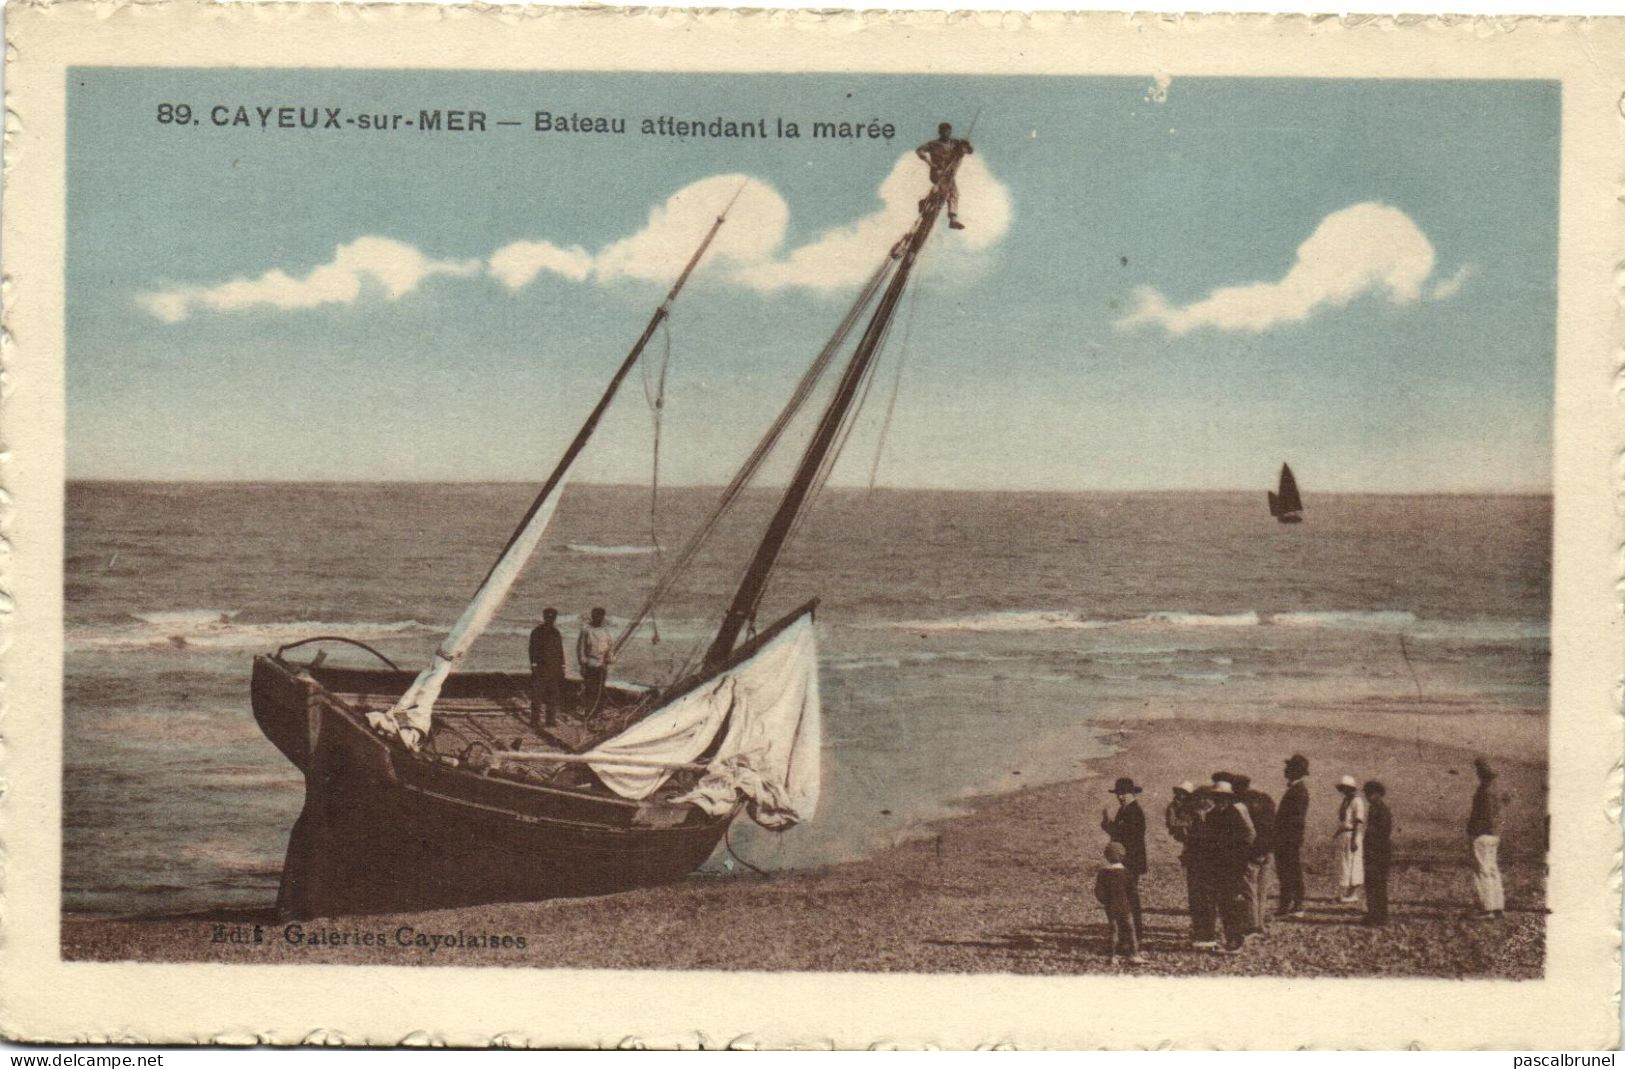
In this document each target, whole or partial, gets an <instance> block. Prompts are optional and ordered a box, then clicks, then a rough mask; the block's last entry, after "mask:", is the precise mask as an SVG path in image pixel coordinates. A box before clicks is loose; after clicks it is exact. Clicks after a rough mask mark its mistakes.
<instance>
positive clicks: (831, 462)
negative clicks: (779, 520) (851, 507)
mask: <svg viewBox="0 0 1625 1069" xmlns="http://www.w3.org/2000/svg"><path fill="white" fill-rule="evenodd" d="M894 322H895V320H887V321H886V323H885V325H884V326H883V327H882V328H881V331H880V339H879V342H878V344H877V345H876V346H875V349H876V352H877V354H882V353H884V351H885V348H886V345H887V343H888V342H889V340H890V338H891V332H892V326H893V324H894ZM879 366H880V360H879V359H878V358H877V359H875V360H872V361H870V363H869V366H868V367H866V368H865V369H864V371H863V382H862V383H861V385H860V386H859V388H858V396H857V399H856V401H855V402H854V403H853V404H852V405H851V406H850V407H849V408H848V409H847V410H846V412H845V414H844V415H843V416H842V417H841V425H840V428H839V429H838V430H837V431H836V434H835V443H834V447H833V448H832V449H830V450H829V451H828V452H827V453H825V454H824V458H823V460H821V461H820V462H819V464H818V471H817V473H816V474H815V475H814V476H813V482H812V488H811V489H810V490H809V491H808V494H807V503H806V505H805V506H804V507H803V508H802V509H801V511H800V512H799V513H798V514H797V515H796V518H795V520H794V521H793V522H792V523H791V524H790V530H789V532H788V533H787V534H786V535H785V538H784V542H785V544H786V545H789V544H790V543H791V542H794V541H795V540H796V536H797V535H798V534H800V533H801V527H802V525H803V524H805V523H806V522H807V517H809V516H811V515H812V514H813V511H814V510H815V509H816V508H817V505H818V499H819V498H820V497H821V496H823V493H824V487H825V486H827V485H828V483H829V478H830V475H831V474H833V473H834V471H835V464H836V462H837V461H838V460H840V457H841V454H842V453H843V452H844V451H845V450H846V443H847V441H848V440H849V439H850V438H851V437H852V432H853V430H855V429H856V428H857V425H858V414H859V413H860V412H862V411H863V406H864V405H865V404H866V403H867V402H868V400H869V391H870V390H871V389H873V388H874V384H875V371H876V369H877V368H878V367H879ZM774 574H775V575H776V574H777V573H776V572H775V573H774ZM772 584H773V576H769V577H768V580H767V582H765V583H763V584H762V588H761V590H760V591H758V592H757V595H756V599H755V601H753V602H752V603H751V606H750V612H749V614H748V616H747V620H748V621H749V625H750V628H751V632H752V633H753V634H754V632H755V628H756V610H757V609H758V608H760V607H761V604H762V601H763V599H764V598H765V597H766V595H767V590H768V588H769V587H770V586H772Z"/></svg>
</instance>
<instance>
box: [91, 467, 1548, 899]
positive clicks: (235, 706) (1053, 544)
mask: <svg viewBox="0 0 1625 1069" xmlns="http://www.w3.org/2000/svg"><path fill="white" fill-rule="evenodd" d="M531 492H532V491H531V489H530V488H529V487H526V486H520V485H515V484H423V483H412V484H379V483H366V484H340V483H321V484H316V483H266V484H243V483H233V484H203V483H131V482H126V483H111V482H74V483H70V485H69V487H68V494H67V518H66V522H67V531H66V534H67V559H66V578H65V583H66V605H67V610H66V611H67V619H66V631H65V639H66V659H65V677H66V678H65V685H66V690H65V694H66V698H65V703H64V716H65V717H66V725H65V737H64V747H65V750H64V758H65V773H64V780H63V813H64V842H63V848H64V849H63V861H62V869H63V871H62V887H63V908H64V910H65V911H67V912H71V913H75V914H80V915H101V916H124V915H136V914H143V915H146V914H165V913H184V912H193V911H208V910H216V909H236V908H254V907H264V906H268V905H270V904H272V903H273V902H274V901H275V898H276V890H277V882H278V876H279V872H280V869H281V864H282V857H283V852H284V850H285V848H286V845H287V836H288V832H289V830H290V829H291V828H292V826H293V822H294V819H295V818H296V816H297V815H298V813H299V808H300V805H301V802H302V799H303V781H302V777H301V776H300V774H299V773H298V772H297V771H296V770H294V769H293V768H292V767H291V766H290V765H289V764H288V763H287V762H286V761H285V760H284V759H283V758H282V756H281V755H280V754H279V753H278V752H277V751H276V749H275V748H273V747H272V745H271V744H270V743H269V742H268V741H266V740H265V738H264V737H263V736H262V735H261V734H260V732H259V730H258V729H257V727H256V726H255V723H254V719H253V716H252V714H251V712H250V708H249V673H250V666H251V661H252V658H253V657H254V655H255V654H258V653H265V652H270V651H272V650H275V649H276V648H277V647H279V646H281V645H282V644H284V643H290V642H294V641H297V640H299V639H303V638H307V637H311V636H316V635H346V636H350V637H353V638H356V639H360V640H362V641H364V642H367V643H369V644H371V645H372V646H374V647H376V648H377V649H378V650H379V651H381V652H383V653H384V654H386V655H387V656H389V657H391V658H393V659H395V660H396V661H398V662H399V663H401V664H402V665H403V666H411V667H417V666H419V665H421V664H424V663H426V660H427V658H428V657H429V655H430V653H431V652H432V651H433V649H434V647H435V645H436V643H437V642H438V640H439V639H440V637H441V636H442V635H443V634H444V632H445V630H446V629H447V628H448V627H449V625H450V624H451V623H452V621H453V620H454V619H455V618H456V616H457V615H458V614H459V613H460V611H461V610H462V608H463V606H464V604H465V603H466V601H467V599H468V598H469V596H470V595H471V594H472V592H473V590H474V588H475V586H476V585H477V584H478V582H479V580H480V579H481V577H482V576H483V575H484V574H485V571H486V569H487V568H488V567H489V566H490V564H491V562H492V560H493V559H494V557H495V555H496V553H497V551H498V550H499V549H500V548H501V547H502V545H503V544H504V542H505V541H506V539H507V536H508V535H509V533H510V531H511V529H512V527H513V525H514V524H515V523H516V521H517V520H518V519H519V517H520V516H522V515H523V513H524V510H525V508H526V507H527V505H528V503H529V498H530V494H531ZM718 493H719V491H717V490H715V489H707V488H678V489H662V490H661V491H660V493H659V495H658V497H657V498H656V497H653V496H652V495H651V492H650V490H649V489H648V488H646V487H644V488H639V487H614V486H577V487H572V488H570V489H569V490H568V491H567V492H566V495H565V497H564V499H563V502H562V504H561V505H560V508H559V511H558V513H557V516H556V517H555V519H554V522H553V525H552V527H551V528H550V530H549V532H548V537H547V541H546V543H545V545H544V546H543V548H542V549H541V550H540V551H539V552H538V553H537V555H536V557H535V559H534V560H533V562H532V564H531V566H530V568H529V570H528V571H527V573H526V575H525V576H524V578H523V579H522V580H521V582H520V583H519V585H518V586H517V587H516V588H515V590H514V592H513V595H512V597H511V598H510V599H509V601H508V602H507V603H506V605H505V607H504V609H503V611H502V613H501V614H500V615H499V617H498V619H497V621H496V623H495V625H494V626H493V627H492V628H491V629H490V630H489V631H488V632H487V634H486V635H485V637H484V638H483V640H482V641H481V642H480V643H479V644H478V645H477V646H476V647H475V650H474V653H473V655H472V658H471V665H470V666H471V667H475V668H492V669H508V670H513V671H524V670H525V668H526V647H525V640H526V635H527V633H528V631H529V629H530V627H531V626H532V625H533V624H534V622H535V620H536V619H537V618H538V617H539V615H540V613H541V610H542V609H543V607H545V606H555V607H557V608H558V609H559V611H560V619H561V623H562V624H563V625H564V627H565V630H566V634H567V637H568V635H569V634H570V633H571V632H572V631H573V629H574V628H575V627H576V626H578V621H579V620H580V619H582V618H583V617H584V616H585V614H586V613H587V611H588V610H590V609H591V608H592V607H593V606H600V605H601V606H603V607H605V608H606V609H607V610H608V613H609V616H610V622H611V624H612V625H613V624H616V623H618V622H621V621H624V620H626V619H627V618H628V617H629V616H630V615H631V614H632V613H634V612H635V611H636V610H637V608H638V607H639V606H640V605H641V604H642V603H643V601H644V599H645V596H646V595H647V593H648V591H649V590H650V588H651V586H652V585H653V583H654V580H655V577H656V576H657V575H658V574H659V573H660V571H661V568H662V565H663V563H664V562H665V560H666V559H667V557H668V555H669V554H671V553H672V552H674V550H675V549H676V548H677V547H678V546H680V544H681V543H682V541H683V539H684V538H685V537H686V535H687V534H688V532H690V531H692V530H693V529H694V528H695V527H696V526H697V525H698V524H699V523H700V522H701V521H702V519H703V518H704V517H705V516H706V515H707V514H708V513H709V511H710V510H711V509H712V508H713V507H714V506H715V504H716V502H717V496H718ZM773 502H774V497H773V495H772V494H771V493H768V492H753V493H751V494H747V495H746V496H745V497H744V498H742V499H741V500H740V501H739V502H738V503H737V504H736V506H735V508H734V510H733V512H732V513H730V514H729V517H728V519H727V521H726V522H725V523H724V524H723V525H722V527H721V529H720V530H719V533H718V534H717V535H716V537H715V538H714V539H713V540H712V541H711V542H710V543H709V544H708V545H707V547H706V549H705V550H704V551H703V552H702V553H701V554H700V555H699V556H698V557H697V558H696V560H695V562H694V564H693V566H692V567H691V568H690V569H689V570H688V572H687V573H686V576H685V578H684V580H683V581H682V582H680V583H679V584H678V586H677V587H676V589H675V590H674V591H673V593H672V595H671V597H670V599H669V600H668V602H667V603H666V604H664V605H662V606H661V607H660V608H659V609H658V610H657V612H656V613H655V615H654V618H653V620H652V623H651V624H649V625H645V627H644V628H643V629H642V630H640V632H639V633H638V635H637V637H636V638H635V639H634V640H633V642H632V643H631V644H630V645H629V647H628V651H627V655H626V657H625V658H624V660H623V661H622V663H620V664H619V665H618V666H617V676H618V677H619V678H623V679H627V680H631V681H638V682H648V683H661V682H665V681H669V680H671V679H674V678H676V676H677V675H678V674H679V673H680V672H681V670H682V668H683V666H684V665H686V664H689V663H692V661H693V659H694V658H695V657H696V656H697V655H698V653H699V652H700V651H701V650H703V648H704V645H705V644H706V643H707V642H708V640H709V638H710V635H711V632H712V631H713V630H714V628H715V626H716V625H717V623H718V622H719V621H720V618H721V613H722V610H723V608H724V607H725V606H726V604H727V602H728V600H729V598H730V597H731V595H732V592H733V589H734V586H735V584H736V583H737V582H738V579H739V576H740V573H741V570H742V568H743V566H744V563H745V561H746V560H747V559H748V558H749V556H750V553H751V550H752V549H753V547H754V545H755V542H756V540H757V538H758V537H759V535H760V533H761V530H762V528H763V526H764V525H765V523H766V520H767V517H768V515H769V514H770V511H771V508H772V505H773ZM1308 504H1309V510H1308V513H1307V522H1305V523H1303V524H1301V525H1296V526H1285V525H1280V524H1277V523H1276V522H1275V521H1274V520H1272V519H1271V518H1270V516H1269V514H1268V512H1267V509H1266V506H1265V501H1264V495H1263V493H1262V492H1259V493H1256V494H1255V493H1245V494H1243V493H970V492H947V491H925V490H886V489H880V490H873V491H870V490H857V489H852V490H847V489H829V490H827V491H825V492H824V493H823V495H822V497H821V498H820V499H819V501H818V502H817V505H816V508H815V509H814V510H813V512H812V513H811V515H810V517H809V519H808V520H807V522H806V523H805V525H804V526H803V527H802V528H801V530H800V531H799V532H798V533H797V536H796V540H795V541H794V542H793V543H792V544H791V545H790V547H789V548H788V549H787V551H786V552H785V555H784V557H783V559H782V562H781V565H780V567H779V569H778V570H777V572H776V573H775V577H774V580H773V583H772V586H771V587H770V589H769V591H768V595H767V598H766V600H765V602H764V604H763V607H762V611H761V615H760V617H759V620H758V623H759V624H760V626H762V627H766V626H767V625H768V624H769V623H771V622H772V620H773V619H775V618H776V617H777V616H778V615H779V614H781V613H783V612H787V611H789V610H790V609H792V608H794V607H795V606H797V605H799V604H801V603H802V602H804V601H806V600H808V599H811V598H815V597H816V598H819V599H821V601H820V606H819V609H818V616H817V619H818V628H819V642H820V654H821V675H820V685H821V691H822V696H823V711H824V721H825V743H824V753H823V770H824V771H823V792H822V799H821V802H820V808H819V812H818V813H817V815H816V817H815V818H814V819H813V820H811V821H809V822H808V823H806V824H804V825H801V826H799V827H796V828H794V829H791V830H790V831H787V832H783V833H771V832H766V831H763V830H760V829H756V828H754V827H753V826H748V822H746V821H741V824H742V825H747V826H742V827H739V828H737V830H736V832H735V834H734V835H733V836H732V842H731V849H732V852H731V853H730V852H728V851H726V850H724V851H719V853H718V855H716V856H715V857H713V858H712V860H711V861H710V862H709V863H708V864H707V869H706V872H707V873H708V874H710V875H714V876H717V877H726V876H728V875H729V874H730V873H733V872H736V871H740V872H742V871H743V866H745V865H746V864H748V865H749V866H754V867H756V868H761V869H764V870H769V871H772V870H788V869H798V868H807V867H813V866H818V865H824V864H829V863H832V862H839V861H844V860H850V859H854V858H860V857H863V856H865V855H866V854H869V853H871V852H873V851H875V850H878V849H881V848H883V847H885V846H887V845H889V844H892V843H895V842H898V841H901V840H903V839H907V838H909V837H914V836H921V835H929V834H931V833H932V831H931V829H932V828H933V826H934V825H935V824H936V823H937V822H939V821H941V820H943V819H946V818H950V817H952V816H953V815H954V814H955V813H958V812H962V811H963V809H964V807H965V806H966V805H967V803H968V802H970V801H971V800H973V799H975V798H977V797H980V796H986V795H990V794H998V793H1001V792H1008V791H1013V790H1019V789H1022V788H1027V787H1034V786H1039V785H1042V784H1045V783H1052V782H1057V781H1061V780H1065V779H1071V778H1076V777H1077V776H1079V775H1080V774H1082V773H1083V772H1084V771H1085V768H1086V763H1087V762H1089V761H1090V760H1091V759H1097V758H1100V757H1102V756H1103V755H1106V754H1108V753H1109V752H1110V751H1111V747H1112V745H1113V742H1114V739H1115V738H1116V735H1115V730H1116V727H1117V725H1118V723H1119V722H1121V721H1122V720H1123V719H1125V718H1132V717H1134V716H1136V715H1143V714H1144V713H1145V712H1146V711H1147V710H1149V709H1153V708H1154V709H1155V710H1156V711H1158V712H1161V713H1170V714H1177V713H1178V712H1179V711H1180V710H1181V709H1187V710H1189V709H1196V708H1199V707H1203V706H1214V705H1236V706H1247V707H1248V708H1249V710H1250V712H1251V714H1252V715H1257V716H1260V717H1264V718H1267V717H1269V716H1270V715H1272V714H1271V711H1272V710H1286V709H1299V710H1301V709H1302V708H1305V707H1313V706H1320V705H1324V706H1326V707H1328V708H1330V707H1339V708H1348V707H1350V706H1351V705H1355V706H1358V705H1359V704H1360V703H1372V707H1374V708H1375V707H1382V708H1390V707H1397V708H1405V707H1406V706H1405V703H1407V702H1411V701H1413V700H1415V701H1422V700H1428V701H1442V702H1447V703H1451V702H1453V703H1457V704H1460V703H1464V702H1465V703H1473V704H1474V705H1477V706H1482V707H1485V708H1491V709H1494V708H1500V707H1504V708H1506V709H1508V710H1521V711H1529V710H1537V711H1539V710H1544V708H1545V705H1546V700H1547V699H1546V695H1547V662H1548V650H1549V629H1548V624H1549V618H1550V612H1549V604H1550V596H1551V592H1550V574H1551V566H1550V561H1551V512H1552V509H1551V499H1550V498H1549V497H1548V496H1540V495H1529V496H1457V495H1450V496H1445V495H1440V496H1419V495H1405V496H1399V495H1394V496H1378V495H1335V494H1325V495H1315V496H1313V497H1312V498H1311V499H1310V501H1309V503H1308ZM330 656H331V658H333V660H332V662H331V663H340V660H339V659H340V658H343V659H344V661H343V663H356V664H364V663H367V656H366V655H365V654H363V653H360V652H359V651H346V650H345V649H344V648H343V647H337V646H335V647H333V648H332V652H331V654H330ZM1418 708H1420V706H1418ZM1419 715H1420V714H1419ZM1274 761H1275V756H1274V755H1271V757H1270V762H1271V764H1272V766H1273V764H1274ZM1195 772H1197V773H1199V772H1200V770H1195Z"/></svg>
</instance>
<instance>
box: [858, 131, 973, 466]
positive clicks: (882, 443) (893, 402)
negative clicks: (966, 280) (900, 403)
mask: <svg viewBox="0 0 1625 1069" xmlns="http://www.w3.org/2000/svg"><path fill="white" fill-rule="evenodd" d="M972 125H974V123H973V124H972ZM921 279H922V280H921V282H919V283H916V284H915V286H914V288H913V289H912V290H910V291H909V294H908V315H907V316H905V317H904V322H903V341H902V343H901V344H900V345H898V347H897V369H896V371H895V373H894V374H893V376H892V383H891V398H890V399H889V400H888V401H887V402H886V416H885V418H884V419H882V420H881V421H880V434H879V435H877V436H876V437H875V458H874V461H873V463H871V464H870V465H869V492H870V493H874V490H875V481H876V479H877V478H878V477H879V475H880V459H881V457H882V456H883V455H884V454H885V451H886V436H887V435H888V434H889V433H891V420H892V413H894V412H896V411H897V395H898V394H899V393H901V392H902V390H903V367H904V365H906V364H907V363H908V343H909V339H910V338H911V337H913V335H914V313H915V311H916V310H918V308H919V306H920V290H921V288H922V287H923V286H924V281H923V279H924V276H923V274H922V276H921Z"/></svg>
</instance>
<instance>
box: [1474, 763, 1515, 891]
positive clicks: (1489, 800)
mask: <svg viewBox="0 0 1625 1069" xmlns="http://www.w3.org/2000/svg"><path fill="white" fill-rule="evenodd" d="M1473 770H1474V771H1475V772H1477V773H1478V790H1476V791H1474V792H1473V811H1472V812H1471V813H1470V814H1469V815H1468V817H1467V841H1468V843H1470V844H1471V846H1472V849H1473V890H1474V891H1475V892H1477V894H1478V915H1477V919H1479V920H1501V919H1503V918H1504V917H1505V916H1506V913H1505V912H1504V911H1505V909H1506V892H1505V891H1504V890H1503V888H1502V887H1501V866H1500V863H1499V862H1498V861H1497V860H1496V857H1495V855H1496V852H1497V850H1498V849H1499V848H1500V846H1501V799H1500V798H1498V797H1496V794H1495V769H1493V768H1491V767H1490V763H1489V762H1488V761H1486V760H1484V758H1482V757H1477V758H1474V759H1473Z"/></svg>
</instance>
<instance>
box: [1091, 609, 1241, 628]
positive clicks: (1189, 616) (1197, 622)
mask: <svg viewBox="0 0 1625 1069" xmlns="http://www.w3.org/2000/svg"><path fill="white" fill-rule="evenodd" d="M1260 622H1261V619H1260V617H1259V615H1258V613H1256V612H1231V613H1220V614H1218V615H1211V614H1208V613H1201V612H1148V613H1146V614H1145V615H1144V616H1143V617H1141V618H1140V619H1138V620H1125V621H1119V622H1118V626H1124V625H1134V624H1147V623H1151V624H1168V625H1170V626H1172V627H1257V626H1258V625H1259V623H1260Z"/></svg>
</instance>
